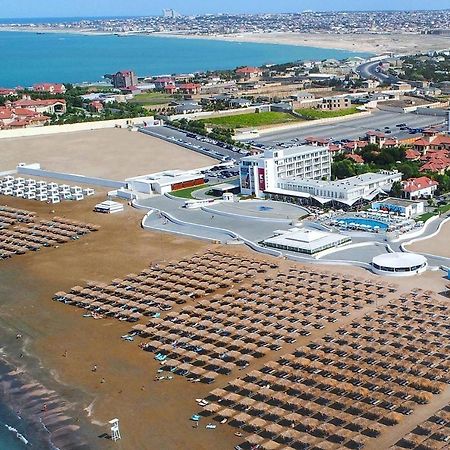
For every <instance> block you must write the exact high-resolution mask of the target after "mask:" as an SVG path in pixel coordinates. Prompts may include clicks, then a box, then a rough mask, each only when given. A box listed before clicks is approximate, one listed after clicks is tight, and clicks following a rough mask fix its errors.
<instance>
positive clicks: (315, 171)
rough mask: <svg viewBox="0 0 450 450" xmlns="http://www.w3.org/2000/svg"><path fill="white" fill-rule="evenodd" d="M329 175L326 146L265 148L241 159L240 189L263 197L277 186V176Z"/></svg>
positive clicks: (307, 177) (245, 192) (247, 193)
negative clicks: (257, 153) (262, 151)
mask: <svg viewBox="0 0 450 450" xmlns="http://www.w3.org/2000/svg"><path fill="white" fill-rule="evenodd" d="M330 176H331V156H330V153H329V151H328V148H327V147H316V146H312V145H301V146H298V147H292V148H287V149H268V150H265V151H264V153H261V154H259V155H253V156H247V157H245V158H242V160H241V163H240V182H241V192H242V193H243V194H244V195H255V196H256V197H264V195H265V192H266V191H270V190H271V189H274V188H276V187H277V183H278V180H279V179H280V178H287V179H289V178H291V177H292V178H293V177H301V178H305V179H313V180H321V179H323V178H329V177H330Z"/></svg>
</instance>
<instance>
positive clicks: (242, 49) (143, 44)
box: [0, 32, 367, 87]
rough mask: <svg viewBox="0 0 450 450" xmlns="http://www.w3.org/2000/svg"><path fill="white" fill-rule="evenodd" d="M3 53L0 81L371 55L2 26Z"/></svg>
mask: <svg viewBox="0 0 450 450" xmlns="http://www.w3.org/2000/svg"><path fill="white" fill-rule="evenodd" d="M0 55H1V64H0V87H15V86H30V85H32V84H33V83H37V82H43V81H49V82H57V81H60V82H71V83H81V82H85V81H89V82H93V81H99V80H101V78H102V76H103V75H105V74H108V73H114V72H116V71H118V70H122V69H132V70H134V71H135V72H136V73H137V74H138V75H140V76H144V75H161V74H172V73H190V72H195V71H204V70H215V69H231V68H234V67H237V66H241V65H262V64H270V63H283V62H290V61H297V60H321V59H326V58H336V59H343V58H346V57H349V56H367V54H364V53H353V52H348V51H343V50H331V49H318V48H314V47H299V46H292V45H276V44H255V43H239V42H221V41H212V40H204V39H178V38H166V37H154V36H126V37H119V36H115V35H94V36H92V35H89V36H86V35H80V34H66V33H64V34H63V33H47V34H37V33H28V32H0Z"/></svg>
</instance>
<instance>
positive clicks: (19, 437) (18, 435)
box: [3, 423, 29, 445]
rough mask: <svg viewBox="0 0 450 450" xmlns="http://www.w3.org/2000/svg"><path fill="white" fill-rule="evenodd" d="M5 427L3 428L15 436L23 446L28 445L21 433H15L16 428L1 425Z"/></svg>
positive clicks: (5, 424)
mask: <svg viewBox="0 0 450 450" xmlns="http://www.w3.org/2000/svg"><path fill="white" fill-rule="evenodd" d="M3 425H4V426H5V428H6V429H7V430H8V431H10V432H11V433H13V434H15V435H16V438H17V439H18V440H19V441H21V442H22V443H23V444H25V445H28V444H29V441H28V439H27V438H26V437H25V436H24V435H23V434H21V433H19V431H17V428H14V427H12V426H11V425H8V424H7V423H4V424H3Z"/></svg>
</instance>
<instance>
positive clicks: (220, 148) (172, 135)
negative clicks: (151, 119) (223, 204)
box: [145, 126, 247, 162]
mask: <svg viewBox="0 0 450 450" xmlns="http://www.w3.org/2000/svg"><path fill="white" fill-rule="evenodd" d="M145 130H146V131H150V132H152V134H153V135H155V136H156V135H159V136H160V137H162V138H165V139H169V140H170V141H172V142H174V143H175V144H181V145H183V146H186V147H189V148H190V149H191V150H193V151H197V152H198V153H202V154H204V155H207V156H210V157H212V158H216V159H218V160H219V161H222V162H225V161H231V160H235V161H236V162H238V161H240V159H241V158H242V157H244V156H246V154H247V152H246V151H244V150H241V149H238V148H237V147H234V148H233V147H232V146H228V145H227V146H224V145H225V144H223V143H221V142H217V141H214V140H213V139H209V138H205V137H204V136H200V135H195V134H193V133H190V132H188V131H182V130H177V129H175V128H172V127H168V126H162V127H157V128H155V127H152V128H146V129H145ZM230 147H231V148H230Z"/></svg>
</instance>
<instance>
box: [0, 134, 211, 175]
mask: <svg viewBox="0 0 450 450" xmlns="http://www.w3.org/2000/svg"><path fill="white" fill-rule="evenodd" d="M19 162H26V163H35V162H37V163H40V164H41V167H42V168H43V169H46V170H52V171H58V172H68V173H77V174H81V175H87V176H95V177H100V178H108V179H112V180H124V179H125V178H130V177H135V176H139V175H146V174H149V173H154V172H159V171H162V170H169V169H182V170H188V169H196V168H199V167H204V166H210V165H212V164H215V163H216V162H217V161H216V160H215V159H213V158H209V157H208V156H204V155H201V154H199V153H195V152H192V151H190V150H187V149H184V148H182V147H180V146H178V145H175V144H171V143H169V142H165V141H162V140H160V139H156V138H154V137H152V136H148V135H145V134H142V133H139V132H131V131H128V130H124V129H116V128H112V129H107V130H95V131H80V132H75V133H61V134H57V135H47V136H33V137H22V138H12V139H2V140H1V145H0V171H3V170H13V169H15V168H16V166H17V164H18V163H19Z"/></svg>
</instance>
